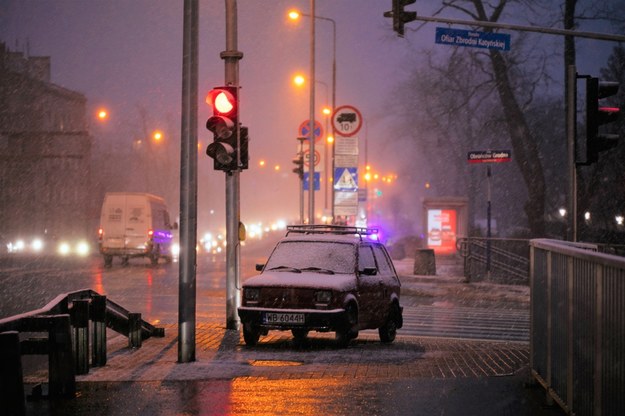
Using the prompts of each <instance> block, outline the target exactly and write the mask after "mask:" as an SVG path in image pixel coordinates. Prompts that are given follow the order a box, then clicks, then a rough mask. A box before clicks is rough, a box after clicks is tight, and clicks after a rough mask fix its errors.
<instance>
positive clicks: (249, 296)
mask: <svg viewBox="0 0 625 416" xmlns="http://www.w3.org/2000/svg"><path fill="white" fill-rule="evenodd" d="M243 296H244V297H245V300H248V301H252V302H255V301H258V298H259V296H260V289H258V288H255V287H248V288H245V289H244V290H243Z"/></svg>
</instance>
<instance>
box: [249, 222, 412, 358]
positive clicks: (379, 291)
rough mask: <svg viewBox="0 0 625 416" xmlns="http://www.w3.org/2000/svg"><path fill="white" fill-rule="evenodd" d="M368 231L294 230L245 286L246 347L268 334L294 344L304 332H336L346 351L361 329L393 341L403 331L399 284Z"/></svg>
mask: <svg viewBox="0 0 625 416" xmlns="http://www.w3.org/2000/svg"><path fill="white" fill-rule="evenodd" d="M376 235H377V231H376V230H374V229H366V228H359V227H348V226H334V225H331V226H328V225H292V226H288V227H287V233H286V236H285V237H284V238H282V239H281V240H280V241H279V242H278V244H277V245H276V247H275V248H274V250H273V252H272V253H271V255H270V257H269V259H268V260H267V263H266V264H264V265H263V264H258V265H256V269H257V270H258V271H260V272H261V273H260V274H259V275H256V276H253V277H250V278H249V279H247V280H246V281H245V282H244V284H243V287H242V289H243V295H242V302H241V306H240V307H239V308H238V314H239V317H240V319H241V324H242V327H243V339H244V340H245V343H246V345H248V346H254V345H256V344H257V343H258V341H259V339H260V336H261V335H267V334H268V332H269V330H280V331H288V330H290V331H291V332H292V334H293V337H294V338H295V340H296V342H302V341H304V340H305V339H306V337H307V336H308V333H309V332H310V331H319V332H335V333H336V336H335V337H336V341H337V342H338V344H339V345H340V346H342V347H346V346H348V344H349V343H350V341H351V340H352V339H355V338H356V337H357V336H358V331H359V330H364V329H378V333H379V337H380V340H381V341H382V342H385V343H391V342H393V341H394V340H395V336H396V333H397V329H398V328H401V327H402V325H403V317H402V313H403V308H402V307H401V306H400V287H401V283H400V281H399V278H398V277H397V272H396V271H395V268H394V266H393V262H392V261H391V258H390V256H389V254H388V252H387V251H386V248H385V247H384V245H383V244H382V243H380V242H378V241H375V239H374V238H373V237H375V236H376Z"/></svg>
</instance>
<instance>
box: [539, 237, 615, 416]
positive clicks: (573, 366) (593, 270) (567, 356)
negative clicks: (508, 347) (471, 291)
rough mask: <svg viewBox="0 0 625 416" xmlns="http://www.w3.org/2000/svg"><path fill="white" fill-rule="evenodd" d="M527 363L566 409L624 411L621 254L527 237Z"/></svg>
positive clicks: (604, 412) (552, 397) (580, 412)
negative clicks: (618, 255) (528, 288)
mask: <svg viewBox="0 0 625 416" xmlns="http://www.w3.org/2000/svg"><path fill="white" fill-rule="evenodd" d="M530 247H531V249H530V322H531V327H530V369H531V377H532V380H531V381H537V382H538V383H539V384H540V385H542V386H543V388H544V389H545V390H546V393H547V397H548V399H549V400H554V401H556V402H557V403H558V405H559V406H560V407H562V409H564V410H565V411H566V412H567V413H569V414H576V415H596V416H599V415H617V414H625V394H623V392H625V258H623V257H617V256H615V255H610V254H605V253H601V252H599V250H601V247H599V246H598V245H594V244H579V243H577V244H576V243H567V242H563V241H556V240H542V239H539V240H532V241H531V242H530Z"/></svg>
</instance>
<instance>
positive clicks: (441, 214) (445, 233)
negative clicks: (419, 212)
mask: <svg viewBox="0 0 625 416" xmlns="http://www.w3.org/2000/svg"><path fill="white" fill-rule="evenodd" d="M456 219H457V215H456V210H455V209H428V210H427V232H428V234H427V242H428V243H427V244H428V248H431V249H433V250H434V252H435V253H436V254H451V253H455V251H456V236H457V234H458V225H457V220H456Z"/></svg>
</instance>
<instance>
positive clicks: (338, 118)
mask: <svg viewBox="0 0 625 416" xmlns="http://www.w3.org/2000/svg"><path fill="white" fill-rule="evenodd" d="M332 126H333V127H334V131H335V132H336V134H338V135H339V136H344V137H350V136H353V135H355V134H356V133H358V131H359V130H360V128H361V127H362V114H360V111H358V109H357V108H356V107H353V106H351V105H342V106H340V107H339V108H337V109H336V110H335V111H334V114H333V115H332Z"/></svg>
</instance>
